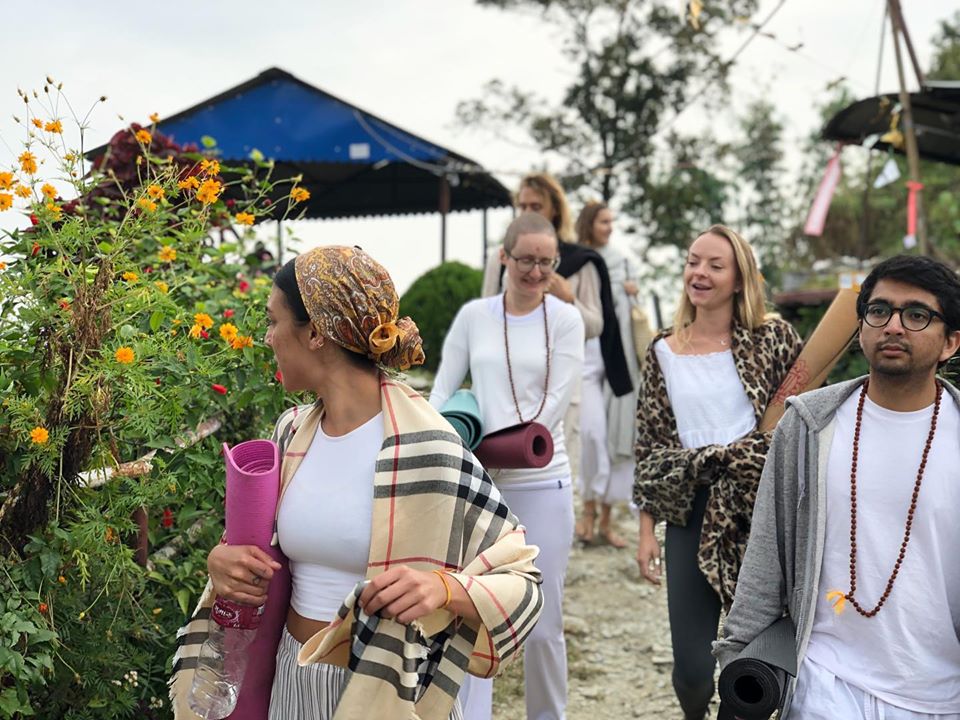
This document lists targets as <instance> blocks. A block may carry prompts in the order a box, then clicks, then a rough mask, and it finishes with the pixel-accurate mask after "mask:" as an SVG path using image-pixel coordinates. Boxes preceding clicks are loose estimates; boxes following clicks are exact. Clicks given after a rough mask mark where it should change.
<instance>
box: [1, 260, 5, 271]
mask: <svg viewBox="0 0 960 720" xmlns="http://www.w3.org/2000/svg"><path fill="white" fill-rule="evenodd" d="M6 269H7V264H6V263H5V262H3V261H2V260H0V270H6Z"/></svg>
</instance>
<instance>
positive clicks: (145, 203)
mask: <svg viewBox="0 0 960 720" xmlns="http://www.w3.org/2000/svg"><path fill="white" fill-rule="evenodd" d="M137 205H139V206H140V207H142V208H143V209H144V210H146V211H147V212H148V213H152V212H156V211H157V204H156V203H155V202H154V201H153V200H151V199H150V198H140V199H139V200H137Z"/></svg>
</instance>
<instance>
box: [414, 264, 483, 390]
mask: <svg viewBox="0 0 960 720" xmlns="http://www.w3.org/2000/svg"><path fill="white" fill-rule="evenodd" d="M482 284H483V272H482V271H480V270H475V269H474V268H472V267H469V266H467V265H464V264H463V263H459V262H448V263H443V264H442V265H438V266H437V267H435V268H433V270H430V271H428V272H426V273H424V274H423V275H421V276H420V277H419V278H417V279H416V280H415V281H414V283H413V285H411V286H410V289H409V290H407V292H405V293H404V295H403V297H402V298H400V314H401V315H409V316H410V317H412V318H413V320H414V322H416V323H417V326H418V327H419V328H420V336H421V337H422V338H423V352H424V353H425V354H426V356H427V361H426V362H425V363H424V365H423V366H424V368H426V369H427V370H430V371H432V372H436V371H437V367H438V366H439V365H440V351H441V349H442V348H443V338H444V337H446V334H447V330H449V329H450V324H451V323H452V322H453V318H454V317H456V314H457V311H458V310H460V307H461V306H462V305H463V304H464V303H465V302H467V301H468V300H473V299H474V298H476V297H480V288H481V286H482Z"/></svg>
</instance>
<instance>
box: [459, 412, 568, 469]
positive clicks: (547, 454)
mask: <svg viewBox="0 0 960 720" xmlns="http://www.w3.org/2000/svg"><path fill="white" fill-rule="evenodd" d="M473 454H474V455H476V457H477V460H479V461H480V462H481V463H482V464H483V466H484V467H485V468H492V469H506V468H542V467H545V466H546V465H548V464H549V463H550V461H551V460H553V437H552V436H551V435H550V431H549V430H547V428H546V427H545V426H543V425H541V424H540V423H538V422H526V423H520V424H519V425H511V426H510V427H506V428H503V429H502V430H497V431H496V432H492V433H490V434H489V435H487V436H486V437H484V438H483V441H482V442H481V443H480V445H479V446H478V447H477V449H476V450H474V451H473Z"/></svg>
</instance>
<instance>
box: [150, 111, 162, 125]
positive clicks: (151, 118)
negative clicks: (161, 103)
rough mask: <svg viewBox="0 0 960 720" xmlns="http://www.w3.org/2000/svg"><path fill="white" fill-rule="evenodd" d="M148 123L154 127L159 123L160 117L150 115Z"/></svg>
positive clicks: (154, 114)
mask: <svg viewBox="0 0 960 720" xmlns="http://www.w3.org/2000/svg"><path fill="white" fill-rule="evenodd" d="M150 122H152V123H153V124H154V125H156V124H157V123H158V122H160V115H159V114H158V113H150Z"/></svg>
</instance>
